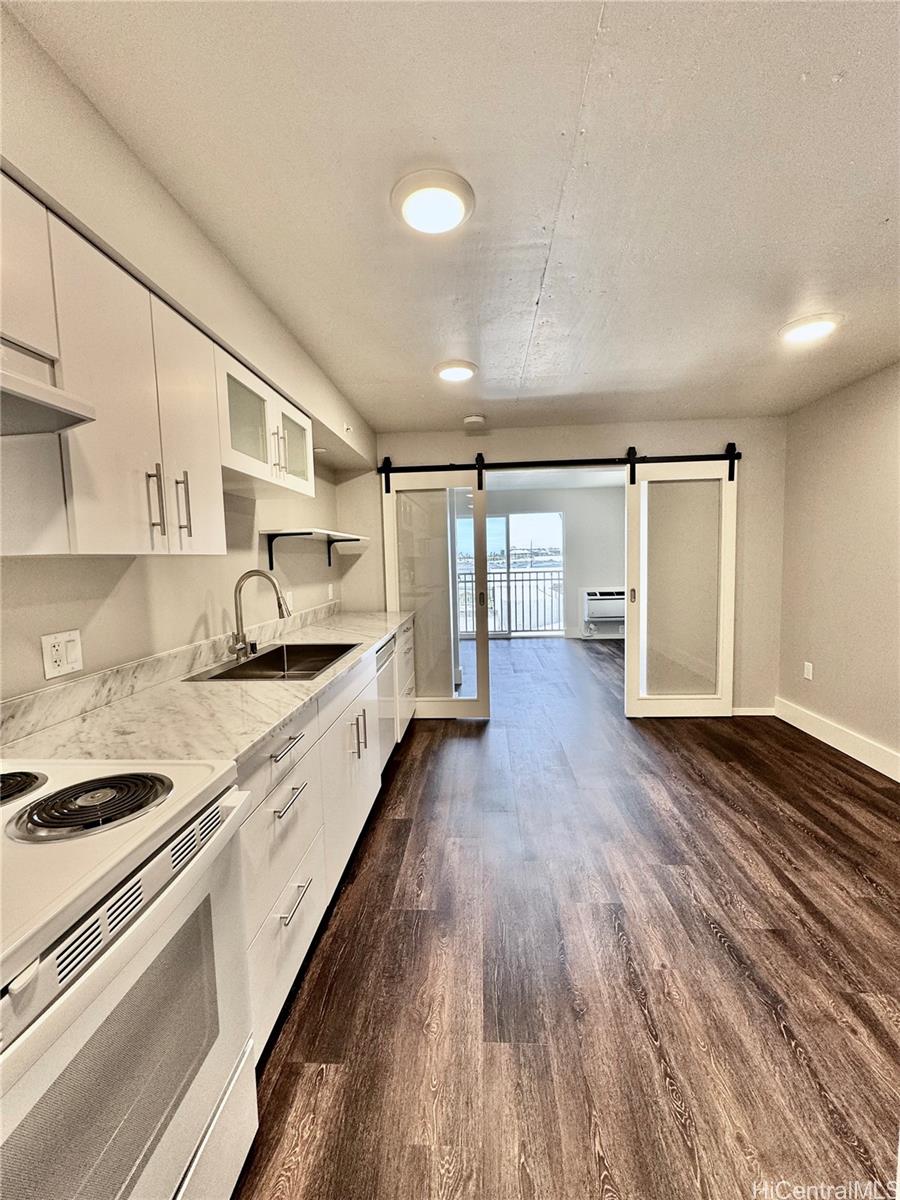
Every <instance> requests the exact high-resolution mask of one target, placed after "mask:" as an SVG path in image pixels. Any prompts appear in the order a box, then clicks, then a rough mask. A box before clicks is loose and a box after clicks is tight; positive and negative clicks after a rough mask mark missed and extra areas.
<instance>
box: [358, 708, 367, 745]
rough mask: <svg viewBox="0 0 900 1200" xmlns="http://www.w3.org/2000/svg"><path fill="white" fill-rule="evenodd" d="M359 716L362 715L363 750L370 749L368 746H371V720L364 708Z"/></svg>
mask: <svg viewBox="0 0 900 1200" xmlns="http://www.w3.org/2000/svg"><path fill="white" fill-rule="evenodd" d="M359 716H360V717H362V738H363V743H362V744H363V750H368V748H369V722H368V719H367V717H366V710H365V709H363V710H362V712H361V713H360V714H359ZM357 720H359V717H357Z"/></svg>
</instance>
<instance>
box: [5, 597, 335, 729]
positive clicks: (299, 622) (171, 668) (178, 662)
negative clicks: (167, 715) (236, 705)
mask: <svg viewBox="0 0 900 1200" xmlns="http://www.w3.org/2000/svg"><path fill="white" fill-rule="evenodd" d="M339 609H340V602H339V601H337V600H332V601H329V602H328V603H327V604H319V605H316V607H315V608H307V609H304V610H303V611H302V612H297V613H294V614H293V616H290V617H285V618H283V619H282V618H277V617H276V618H275V620H272V621H263V622H261V623H260V624H259V625H250V626H248V627H247V633H248V635H249V637H250V638H251V639H252V640H253V641H256V642H259V644H260V645H261V646H262V645H265V643H266V642H271V641H275V640H276V639H278V638H283V637H284V636H285V634H288V633H291V632H293V631H294V630H296V629H302V628H304V627H305V626H307V625H315V624H316V623H317V622H319V621H323V620H327V618H328V617H330V616H333V615H334V614H335V613H336V612H338V610H339ZM230 636H231V635H230V634H220V635H219V636H218V637H212V638H207V639H206V640H205V641H202V642H195V643H194V644H193V645H190V646H179V647H178V648H177V649H176V650H166V651H164V652H163V653H162V654H153V655H151V656H150V657H149V658H139V659H136V660H135V661H134V662H130V663H123V664H122V666H120V667H110V668H109V669H108V670H106V671H97V672H96V673H95V674H93V675H85V676H83V677H82V678H80V679H74V680H71V681H70V682H66V683H61V684H57V685H56V686H54V687H49V688H42V689H41V690H40V691H37V692H28V693H26V694H25V695H24V696H13V697H12V698H10V699H9V700H4V701H2V702H0V742H2V743H3V744H4V745H5V744H7V743H9V742H14V741H16V740H17V739H18V738H23V737H28V736H29V734H32V733H36V732H38V731H39V730H41V729H47V728H48V727H49V726H51V725H57V724H59V723H60V722H61V721H67V720H69V719H70V718H71V717H79V716H82V715H83V714H84V713H87V712H91V711H92V710H93V709H95V708H102V707H103V706H104V705H106V704H112V703H113V701H115V700H121V699H124V698H125V697H126V696H133V695H134V693H135V692H141V691H143V690H144V689H145V688H150V687H153V686H154V685H155V684H158V683H165V682H166V681H167V680H169V679H179V678H181V677H182V676H183V675H192V674H193V673H194V672H195V671H203V670H205V669H206V668H207V667H212V666H215V664H216V663H219V662H224V661H225V659H227V658H229V657H230V651H229V649H228V640H229V638H230Z"/></svg>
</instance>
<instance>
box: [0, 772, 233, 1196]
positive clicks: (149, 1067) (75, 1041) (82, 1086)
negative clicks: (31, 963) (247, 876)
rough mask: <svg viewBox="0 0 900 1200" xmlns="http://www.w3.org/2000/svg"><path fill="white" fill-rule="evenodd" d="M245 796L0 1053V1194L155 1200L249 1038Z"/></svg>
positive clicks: (169, 1188)
mask: <svg viewBox="0 0 900 1200" xmlns="http://www.w3.org/2000/svg"><path fill="white" fill-rule="evenodd" d="M245 799H246V797H245V796H244V795H242V794H240V793H236V792H232V793H230V794H229V795H228V796H226V797H224V798H223V802H222V803H223V804H229V805H230V804H231V801H232V800H235V801H236V802H235V803H234V805H233V806H231V807H230V808H229V811H228V815H227V816H226V817H225V820H224V821H223V823H222V825H221V826H220V827H219V829H218V830H217V832H216V833H215V835H213V837H212V838H210V840H209V841H208V842H207V843H206V845H205V846H204V847H203V848H202V849H201V850H200V851H199V853H198V854H197V855H196V856H195V857H194V858H193V859H192V860H191V862H190V863H189V864H188V865H187V866H186V867H185V868H184V869H183V871H182V872H181V874H180V875H178V876H177V877H176V879H175V880H174V881H173V882H172V883H171V884H170V885H169V887H168V888H167V889H166V890H165V891H164V892H163V893H162V894H161V895H160V896H159V897H158V898H157V899H156V900H155V901H154V902H153V903H152V904H150V905H149V907H148V908H147V910H146V912H145V913H143V915H142V916H141V917H140V918H138V919H137V920H136V921H135V922H134V924H133V925H132V926H131V927H130V928H129V929H128V930H127V931H125V932H124V933H123V934H122V936H121V937H120V938H119V940H118V941H117V942H115V943H114V944H113V945H112V946H111V947H110V948H109V950H108V951H107V952H106V953H105V954H104V955H103V956H102V957H100V958H99V959H98V960H97V962H96V963H94V965H93V966H92V967H90V968H89V969H88V970H87V971H85V973H84V975H82V976H81V978H80V979H79V980H78V981H77V982H76V983H74V984H73V985H72V986H71V987H70V988H69V989H68V991H66V992H65V993H64V994H63V995H62V996H61V997H60V998H59V1000H57V1001H56V1003H55V1004H53V1005H52V1006H51V1007H50V1008H49V1009H48V1010H47V1011H46V1012H45V1013H43V1014H42V1015H41V1016H40V1017H39V1018H38V1019H37V1020H36V1021H35V1022H34V1023H33V1024H32V1025H31V1026H30V1027H29V1028H28V1029H27V1030H26V1031H25V1032H24V1033H23V1034H22V1035H21V1036H20V1037H19V1038H17V1039H16V1041H15V1042H14V1043H13V1044H12V1045H11V1046H10V1047H9V1048H8V1049H7V1050H6V1051H5V1052H4V1053H3V1055H2V1058H0V1081H2V1086H3V1100H2V1129H3V1146H2V1159H3V1195H4V1200H76V1198H83V1200H124V1198H125V1197H134V1198H135V1200H137V1198H141V1200H167V1198H169V1197H171V1196H173V1195H174V1194H175V1192H176V1190H177V1188H178V1185H179V1183H180V1181H181V1178H182V1176H183V1175H184V1172H185V1170H186V1169H187V1167H188V1165H189V1163H190V1160H191V1157H192V1155H193V1154H194V1151H195V1149H196V1148H197V1146H198V1144H199V1142H200V1140H201V1138H202V1137H203V1135H204V1132H205V1130H206V1127H207V1124H208V1123H209V1120H210V1117H211V1116H212V1114H213V1112H214V1110H215V1108H216V1105H217V1103H218V1101H219V1099H220V1097H221V1096H222V1094H223V1092H224V1091H225V1088H226V1086H227V1085H228V1082H229V1079H230V1078H231V1075H232V1072H233V1070H234V1068H235V1065H236V1063H237V1062H238V1060H239V1058H240V1056H241V1052H242V1050H243V1048H244V1046H245V1044H246V1042H247V1039H248V1037H249V1036H250V1028H251V1026H250V1008H249V1000H248V989H247V968H246V959H245V954H244V928H243V915H242V905H241V878H240V856H239V852H238V839H237V838H236V837H235V836H234V834H235V832H236V830H237V828H238V825H239V823H240V820H241V817H242V815H243V812H244V803H245Z"/></svg>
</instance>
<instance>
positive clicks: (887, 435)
mask: <svg viewBox="0 0 900 1200" xmlns="http://www.w3.org/2000/svg"><path fill="white" fill-rule="evenodd" d="M804 662H811V663H812V664H813V678H812V679H811V680H806V679H804V678H803V664H804ZM779 696H780V698H781V699H782V700H783V701H786V702H788V703H789V704H792V705H797V706H800V708H802V709H804V710H807V711H809V712H812V713H814V714H815V715H816V716H818V717H820V718H824V719H825V720H826V721H827V722H831V723H834V724H836V725H837V726H840V727H842V728H844V729H847V730H850V731H851V732H853V733H855V734H858V735H861V736H862V738H864V739H870V740H871V741H873V742H874V743H876V744H878V745H881V746H883V747H887V748H888V749H889V750H892V751H895V752H896V751H900V365H898V366H893V367H889V368H887V369H886V370H884V371H879V372H878V373H877V374H875V375H871V376H869V377H868V378H867V379H863V380H861V381H860V382H859V383H856V384H853V385H852V386H851V387H847V388H843V389H842V390H841V391H839V392H836V393H835V394H834V395H832V396H828V397H825V398H824V399H822V400H818V401H816V402H815V403H814V404H810V405H808V406H807V407H806V408H802V409H800V410H799V411H798V412H795V413H792V414H791V415H790V416H789V417H788V420H787V492H786V505H785V529H784V587H783V600H782V627H781V671H780V685H779ZM787 715H791V716H794V717H796V716H797V714H796V713H791V714H787ZM800 719H803V718H802V716H801V718H800ZM821 732H822V734H823V736H824V735H825V734H827V733H828V730H827V729H823V730H822V731H821ZM884 761H885V760H883V759H878V760H877V762H879V763H883V762H884ZM873 765H876V763H875V762H873ZM879 769H881V770H885V769H887V768H886V766H885V765H880V767H879Z"/></svg>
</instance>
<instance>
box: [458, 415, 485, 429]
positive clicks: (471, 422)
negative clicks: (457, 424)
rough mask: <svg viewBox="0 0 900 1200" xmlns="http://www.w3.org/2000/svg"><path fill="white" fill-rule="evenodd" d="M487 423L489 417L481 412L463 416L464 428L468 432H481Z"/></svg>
mask: <svg viewBox="0 0 900 1200" xmlns="http://www.w3.org/2000/svg"><path fill="white" fill-rule="evenodd" d="M486 424H487V418H486V417H483V416H482V415H481V413H473V414H472V415H471V416H469V417H463V429H464V430H465V431H466V433H480V432H481V430H482V429H484V427H485V425H486Z"/></svg>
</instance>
